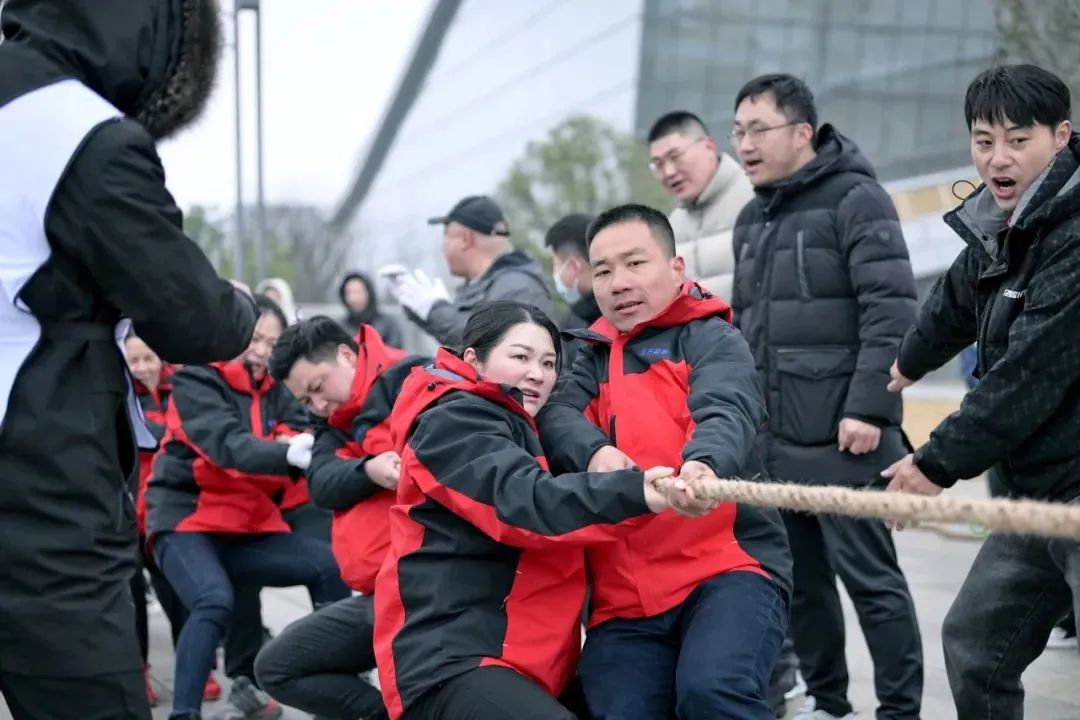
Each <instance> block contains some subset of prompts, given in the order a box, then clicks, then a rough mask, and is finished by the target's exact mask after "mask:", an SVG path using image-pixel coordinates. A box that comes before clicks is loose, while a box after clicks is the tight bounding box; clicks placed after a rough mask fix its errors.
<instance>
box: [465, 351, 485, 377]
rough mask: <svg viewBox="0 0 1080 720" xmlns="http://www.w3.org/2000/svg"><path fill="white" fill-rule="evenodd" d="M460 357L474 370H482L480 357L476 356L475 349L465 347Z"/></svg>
mask: <svg viewBox="0 0 1080 720" xmlns="http://www.w3.org/2000/svg"><path fill="white" fill-rule="evenodd" d="M461 359H462V360H464V361H465V362H467V363H468V364H469V365H472V366H473V368H474V369H475V370H476V372H482V370H481V368H480V365H481V363H480V358H478V357H476V351H475V350H473V349H472V348H466V349H465V352H464V353H462V354H461Z"/></svg>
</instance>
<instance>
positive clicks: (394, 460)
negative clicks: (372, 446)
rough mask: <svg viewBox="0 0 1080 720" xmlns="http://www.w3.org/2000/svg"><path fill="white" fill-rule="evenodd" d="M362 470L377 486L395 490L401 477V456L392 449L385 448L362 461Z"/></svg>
mask: <svg viewBox="0 0 1080 720" xmlns="http://www.w3.org/2000/svg"><path fill="white" fill-rule="evenodd" d="M364 472H366V473H367V476H368V479H369V480H371V482H373V483H375V484H376V485H378V486H379V487H381V488H385V489H386V490H396V489H397V486H398V479H399V478H400V477H401V457H400V456H399V455H398V454H397V453H396V452H394V451H393V450H387V451H386V452H384V453H381V454H379V455H376V456H375V457H373V458H371V459H370V460H368V461H367V462H366V463H364Z"/></svg>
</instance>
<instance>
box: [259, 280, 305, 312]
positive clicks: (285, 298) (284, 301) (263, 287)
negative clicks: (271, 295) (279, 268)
mask: <svg viewBox="0 0 1080 720" xmlns="http://www.w3.org/2000/svg"><path fill="white" fill-rule="evenodd" d="M267 290H273V291H274V292H276V293H277V294H278V297H280V298H281V302H278V303H277V306H278V307H279V308H281V312H283V313H285V319H286V320H288V321H289V322H290V323H294V322H296V302H295V301H294V300H293V292H292V287H290V286H289V282H288V281H287V280H285V279H284V278H266V279H265V280H261V281H260V282H259V284H258V285H256V286H255V294H256V295H265V294H266V291H267Z"/></svg>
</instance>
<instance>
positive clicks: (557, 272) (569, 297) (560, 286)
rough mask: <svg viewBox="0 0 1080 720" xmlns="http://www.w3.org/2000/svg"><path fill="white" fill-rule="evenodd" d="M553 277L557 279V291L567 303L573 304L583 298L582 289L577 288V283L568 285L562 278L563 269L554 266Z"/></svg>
mask: <svg viewBox="0 0 1080 720" xmlns="http://www.w3.org/2000/svg"><path fill="white" fill-rule="evenodd" d="M552 278H553V279H554V280H555V292H557V293H559V296H560V297H562V299H563V300H565V301H566V304H567V305H573V304H574V303H576V302H577V301H578V300H580V299H581V291H580V290H578V289H577V283H576V282H575V283H574V284H573V285H567V284H566V283H564V282H563V279H562V269H561V268H554V271H553V272H552Z"/></svg>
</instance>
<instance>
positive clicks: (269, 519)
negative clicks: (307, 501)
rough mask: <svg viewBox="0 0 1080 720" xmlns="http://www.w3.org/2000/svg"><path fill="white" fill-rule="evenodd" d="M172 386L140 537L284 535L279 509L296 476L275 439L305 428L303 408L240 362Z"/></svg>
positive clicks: (191, 372) (195, 373)
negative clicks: (164, 534)
mask: <svg viewBox="0 0 1080 720" xmlns="http://www.w3.org/2000/svg"><path fill="white" fill-rule="evenodd" d="M172 384H173V392H172V398H171V400H172V401H171V403H170V404H169V408H168V411H167V413H166V429H165V439H164V441H163V443H162V447H161V449H160V450H159V451H158V454H157V457H155V458H154V469H153V474H152V475H151V477H150V484H149V487H148V488H147V491H146V504H147V534H148V535H149V536H150V537H151V538H152V537H153V536H154V535H156V534H158V533H162V532H222V533H265V532H288V531H289V526H288V525H286V524H285V522H284V521H283V520H282V519H281V508H280V503H281V500H282V498H283V497H284V494H285V491H286V489H287V488H288V487H290V486H291V485H293V484H294V483H295V482H296V481H297V480H299V478H300V473H299V472H298V471H297V470H296V469H295V468H293V467H291V466H290V465H289V464H288V462H286V460H285V455H286V452H287V451H288V445H286V444H284V443H281V442H278V441H276V440H275V439H274V438H275V437H276V436H278V435H284V434H289V433H295V432H299V431H302V430H304V429H305V428H306V427H307V426H308V417H307V412H306V411H305V410H304V408H303V406H301V405H300V403H299V402H297V400H296V398H295V397H293V395H292V393H290V392H289V390H288V388H286V387H285V386H284V385H281V384H279V383H275V382H274V380H273V378H271V377H270V376H269V375H267V376H265V377H264V378H263V379H262V380H261V381H259V382H256V381H255V380H253V378H252V377H251V373H250V372H249V371H248V369H247V368H246V367H245V366H244V364H243V363H241V362H240V361H232V362H227V363H213V364H211V365H207V366H201V367H187V368H184V369H183V370H181V371H180V372H178V373H176V375H174V376H173V383H172Z"/></svg>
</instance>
